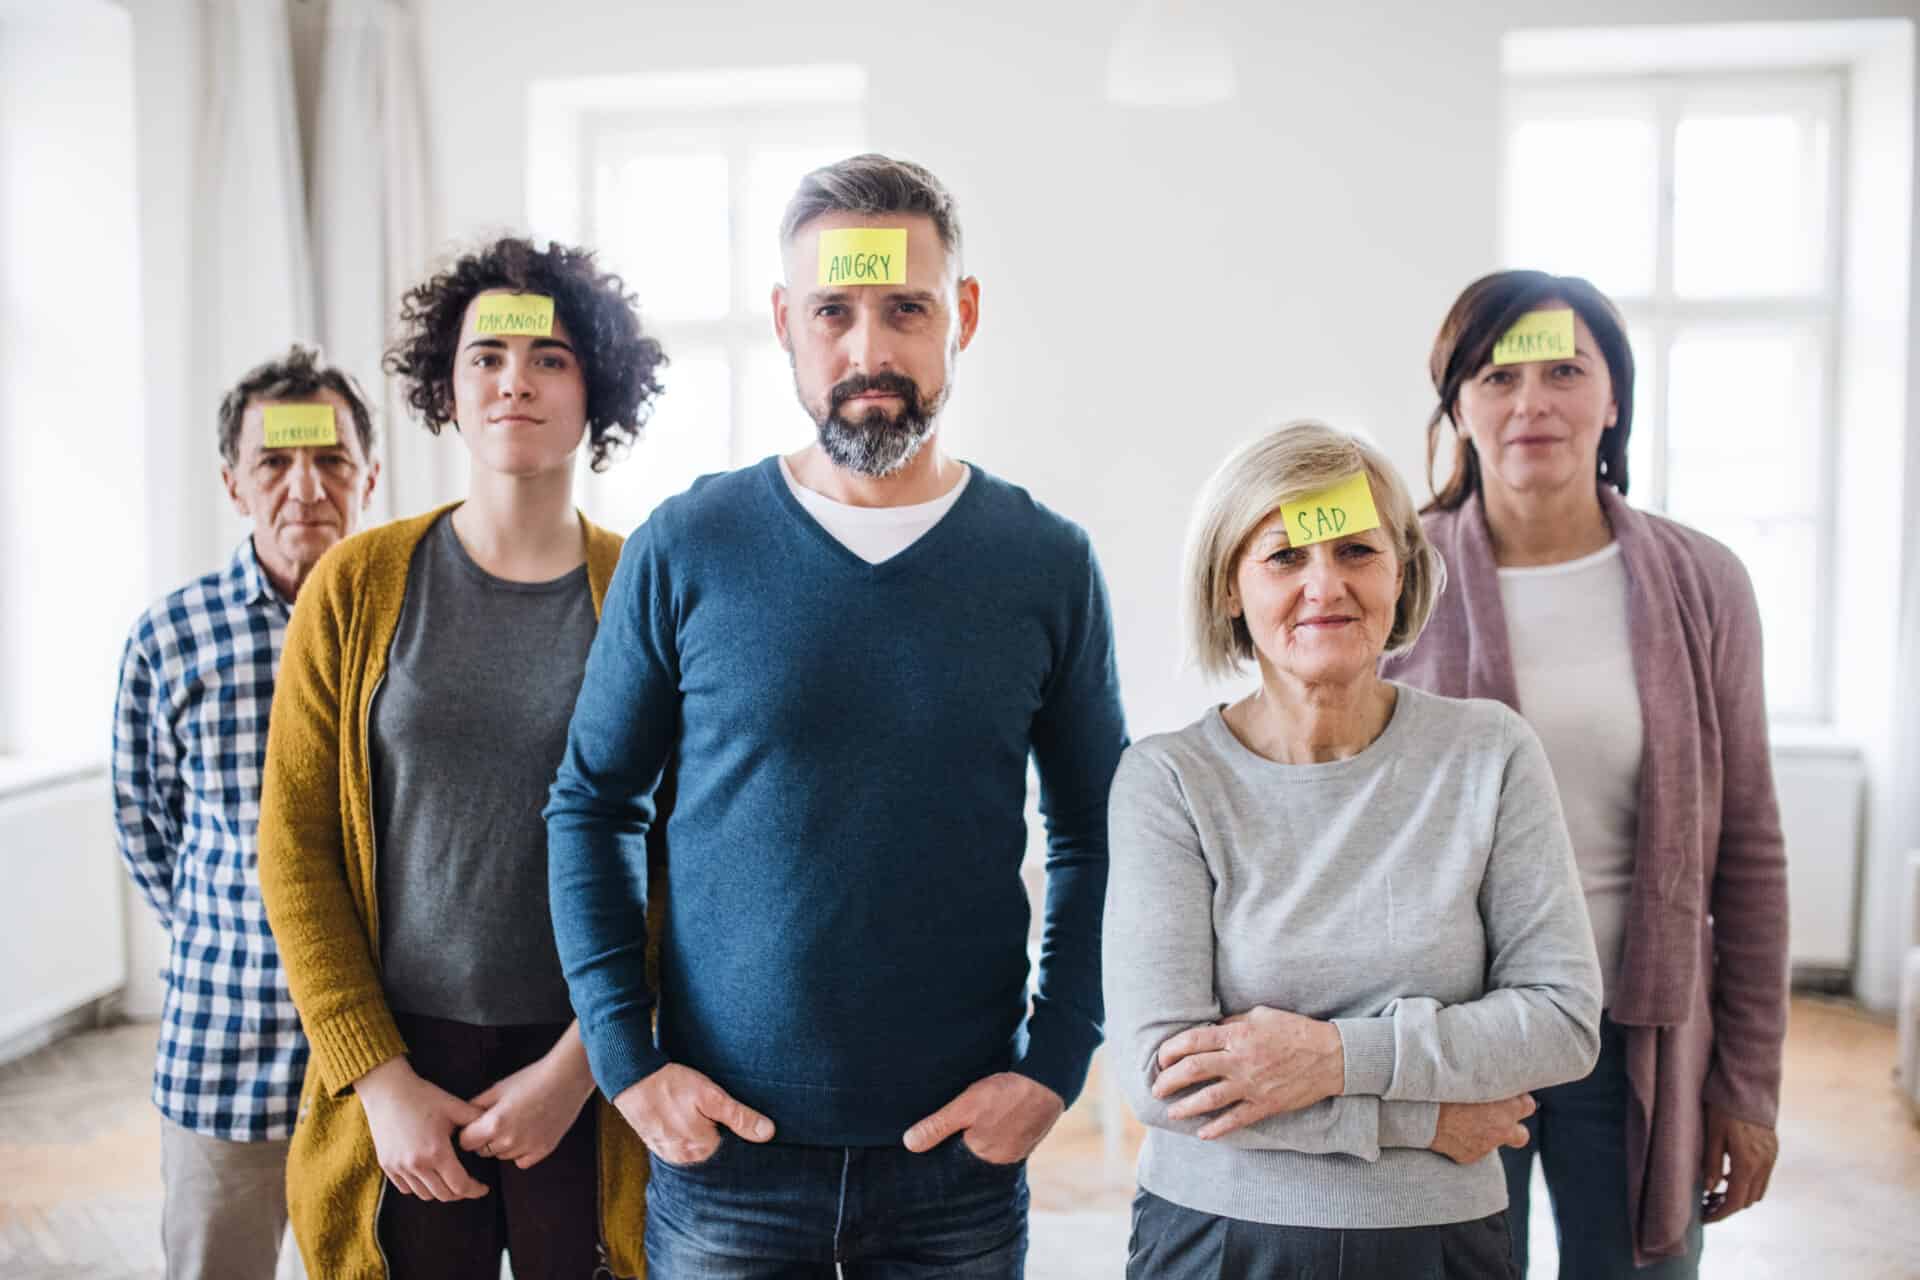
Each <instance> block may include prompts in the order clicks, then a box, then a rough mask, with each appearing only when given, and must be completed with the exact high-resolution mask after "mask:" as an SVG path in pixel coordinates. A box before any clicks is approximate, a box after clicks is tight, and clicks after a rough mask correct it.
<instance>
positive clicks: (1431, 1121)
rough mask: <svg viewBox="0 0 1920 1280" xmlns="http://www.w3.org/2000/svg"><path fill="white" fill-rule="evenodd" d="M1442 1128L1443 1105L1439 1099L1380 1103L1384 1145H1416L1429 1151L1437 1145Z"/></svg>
mask: <svg viewBox="0 0 1920 1280" xmlns="http://www.w3.org/2000/svg"><path fill="white" fill-rule="evenodd" d="M1439 1129H1440V1104H1439V1103H1437V1102H1382V1103H1381V1104H1380V1145H1381V1146H1383V1147H1412V1148H1414V1149H1415V1150H1418V1151H1425V1150H1426V1149H1427V1148H1429V1147H1431V1146H1432V1145H1433V1137H1434V1134H1435V1133H1437V1132H1438V1131H1439Z"/></svg>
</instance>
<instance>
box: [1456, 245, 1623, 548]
mask: <svg viewBox="0 0 1920 1280" xmlns="http://www.w3.org/2000/svg"><path fill="white" fill-rule="evenodd" d="M1544 302H1564V303H1566V304H1567V305H1568V306H1570V307H1572V308H1573V310H1574V312H1575V313H1576V314H1577V315H1579V317H1580V318H1581V319H1582V320H1584V321H1586V322H1587V328H1588V329H1590V330H1592V331H1593V340H1594V341H1595V342H1597V343H1599V344H1600V355H1601V356H1602V358H1604V359H1605V360H1606V362H1607V373H1608V374H1609V375H1610V376H1611V377H1612V379H1613V400H1614V404H1615V406H1616V407H1617V408H1618V410H1619V414H1618V416H1617V417H1616V418H1615V420H1614V424H1613V425H1612V426H1611V427H1608V428H1607V429H1606V430H1605V431H1604V432H1602V433H1601V436H1600V460H1599V463H1598V466H1597V467H1596V472H1595V477H1594V479H1595V481H1596V482H1597V483H1599V484H1610V485H1612V486H1613V487H1614V488H1615V489H1618V490H1619V491H1620V493H1621V496H1623V497H1624V496H1625V495H1626V492H1627V437H1628V434H1629V432H1631V431H1632V429H1633V348H1632V347H1631V346H1630V345H1629V344H1628V342H1627V330H1626V325H1625V323H1624V322H1623V321H1622V320H1621V319H1620V312H1619V311H1618V310H1617V309H1616V308H1615V307H1614V305H1613V303H1612V302H1611V301H1610V300H1609V299H1608V298H1607V295H1606V294H1604V293H1601V292H1600V291H1599V290H1598V289H1596V288H1594V287H1593V286H1592V285H1591V284H1589V283H1587V282H1586V281H1585V280H1583V279H1581V278H1580V277H1579V276H1554V275H1548V274H1547V273H1546V272H1544V271H1496V272H1494V273H1493V274H1492V275H1489V276H1481V277H1480V278H1479V279H1478V280H1475V281H1474V282H1473V283H1472V284H1470V285H1468V286H1467V287H1466V289H1465V290H1463V291H1462V292H1461V294H1460V296H1459V297H1458V298H1457V299H1455V300H1454V304H1453V309H1452V310H1451V311H1449V312H1447V318H1446V320H1445V321H1443V322H1442V323H1441V325H1440V333H1439V336H1438V337H1436V338H1434V340H1433V354H1432V355H1431V356H1429V357H1428V360H1427V372H1428V373H1429V374H1430V375H1431V376H1432V378H1433V389H1434V391H1436V392H1437V393H1438V394H1439V396H1440V403H1439V405H1438V406H1436V407H1435V409H1434V411H1433V416H1432V417H1430V418H1428V419H1427V488H1428V489H1429V490H1430V491H1431V492H1432V493H1433V501H1432V502H1430V503H1428V504H1427V506H1426V507H1425V508H1423V510H1426V511H1435V510H1439V511H1451V510H1453V509H1454V508H1455V507H1458V506H1459V505H1460V504H1461V503H1463V502H1465V501H1466V500H1467V499H1468V498H1471V497H1472V496H1473V495H1475V494H1476V493H1479V492H1480V456H1479V453H1478V451H1476V450H1475V449H1474V447H1473V441H1472V440H1471V439H1469V438H1468V436H1467V433H1466V432H1464V431H1462V430H1460V424H1459V420H1458V419H1457V418H1456V417H1455V415H1456V414H1457V413H1458V411H1459V408H1460V387H1461V385H1462V384H1463V383H1465V382H1466V381H1467V379H1469V378H1471V377H1473V376H1474V375H1476V374H1478V373H1479V372H1480V370H1482V369H1484V368H1486V366H1487V362H1488V361H1489V360H1491V359H1492V358H1493V345H1494V343H1496V342H1498V341H1499V340H1500V336H1501V335H1502V334H1504V333H1505V332H1506V331H1507V330H1508V329H1511V328H1512V327H1513V323H1514V321H1516V320H1518V319H1519V318H1520V317H1521V316H1523V315H1525V314H1526V313H1527V312H1529V311H1532V310H1533V309H1534V308H1536V307H1538V306H1540V304H1542V303H1544ZM1446 426H1451V427H1452V428H1453V474H1452V476H1451V477H1449V478H1448V480H1447V483H1446V487H1445V488H1442V487H1440V486H1438V485H1436V484H1435V483H1434V480H1433V463H1434V459H1435V458H1436V457H1437V456H1438V455H1439V452H1440V438H1441V429H1442V427H1446Z"/></svg>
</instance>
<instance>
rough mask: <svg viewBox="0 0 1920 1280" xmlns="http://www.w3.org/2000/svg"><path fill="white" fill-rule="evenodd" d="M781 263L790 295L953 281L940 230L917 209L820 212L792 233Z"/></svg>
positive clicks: (941, 286) (932, 286)
mask: <svg viewBox="0 0 1920 1280" xmlns="http://www.w3.org/2000/svg"><path fill="white" fill-rule="evenodd" d="M887 233H892V234H887ZM896 254H898V255H900V258H898V259H897V258H896V257H895V255H896ZM901 259H904V260H901ZM781 261H782V263H783V265H784V266H785V268H786V274H787V279H786V283H787V287H788V288H789V289H791V290H793V291H794V292H795V293H811V292H815V291H825V290H837V289H841V288H850V289H885V288H887V287H889V286H892V287H895V288H898V287H902V286H904V287H906V288H910V289H922V290H932V291H944V290H945V289H947V288H950V287H951V286H952V285H953V283H954V282H955V281H956V280H957V279H958V273H957V271H956V269H955V268H956V264H955V263H954V262H953V260H952V255H951V254H949V253H948V252H947V247H946V246H945V245H944V244H942V243H941V242H940V231H939V228H937V227H935V226H934V224H933V219H932V218H929V217H927V216H926V215H925V214H922V213H881V214H856V213H845V212H840V211H835V212H832V213H823V214H821V215H820V216H819V217H817V218H813V219H810V220H808V221H807V222H804V223H802V224H801V225H800V226H799V228H797V229H796V230H795V231H794V233H793V235H792V237H791V238H790V239H788V241H787V243H786V245H785V246H784V247H783V249H782V252H781Z"/></svg>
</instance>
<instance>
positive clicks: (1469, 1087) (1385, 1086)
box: [1104, 685, 1600, 1229]
mask: <svg viewBox="0 0 1920 1280" xmlns="http://www.w3.org/2000/svg"><path fill="white" fill-rule="evenodd" d="M1395 689H1396V691H1397V701H1396V703H1395V706H1394V710H1393V718H1392V720H1391V721H1389V722H1388V724H1387V727H1386V729H1385V731H1384V732H1382V733H1381V735H1380V736H1379V737H1378V738H1377V739H1375V740H1374V741H1373V743H1372V744H1371V745H1369V746H1368V747H1367V748H1366V749H1365V750H1364V751H1362V752H1360V753H1359V754H1358V755H1356V756H1353V757H1351V758H1349V759H1346V760H1336V761H1332V762H1329V763H1326V764H1308V765H1286V764H1278V763H1276V762H1274V761H1272V760H1268V759H1266V758H1264V757H1262V756H1259V755H1256V754H1255V753H1254V752H1253V751H1251V750H1249V749H1248V748H1247V747H1246V746H1244V745H1242V743H1241V742H1240V740H1239V739H1238V738H1236V737H1235V736H1234V734H1233V731H1232V730H1231V729H1230V728H1228V727H1227V724H1226V721H1225V720H1223V719H1222V718H1221V715H1220V713H1219V711H1217V710H1215V711H1210V712H1208V713H1207V714H1206V715H1205V716H1204V717H1202V718H1201V719H1200V721H1199V722H1198V723H1196V724H1194V725H1191V726H1189V727H1188V728H1185V729H1182V730H1180V731H1179V732H1178V733H1167V734H1160V735H1157V736H1155V737H1151V738H1147V739H1145V740H1144V741H1141V742H1138V743H1135V744H1134V746H1133V748H1132V750H1130V751H1128V752H1127V754H1126V755H1125V756H1124V757H1122V759H1121V761H1120V770H1119V772H1118V773H1117V774H1116V775H1115V776H1114V780H1113V793H1112V800H1111V803H1110V806H1109V811H1108V819H1107V823H1108V826H1107V832H1108V834H1107V840H1108V847H1109V849H1110V851H1111V857H1112V866H1111V871H1110V874H1109V878H1108V883H1107V909H1106V927H1105V934H1104V944H1105V976H1106V995H1107V1040H1108V1045H1109V1048H1110V1051H1111V1053H1112V1054H1113V1055H1114V1056H1113V1058H1112V1059H1111V1060H1112V1061H1113V1062H1114V1063H1115V1067H1114V1069H1115V1072H1116V1073H1117V1075H1118V1077H1119V1080H1120V1084H1121V1088H1122V1090H1123V1091H1124V1092H1125V1093H1126V1094H1127V1096H1128V1098H1129V1100H1130V1101H1131V1102H1132V1103H1133V1107H1134V1110H1135V1112H1136V1113H1138V1114H1139V1116H1140V1118H1141V1120H1143V1121H1144V1122H1145V1123H1146V1124H1147V1125H1148V1126H1149V1127H1148V1130H1147V1141H1146V1145H1145V1147H1144V1148H1143V1149H1142V1150H1141V1153H1140V1169H1139V1174H1140V1185H1141V1186H1142V1187H1145V1188H1146V1189H1147V1190H1149V1191H1151V1192H1153V1193H1154V1194H1155V1195H1158V1196H1161V1197H1162V1198H1164V1199H1167V1200H1171V1201H1173V1202H1174V1203H1175V1204H1180V1205H1185V1206H1186V1207H1187V1208H1189V1209H1198V1210H1201V1211H1202V1212H1206V1213H1215V1214H1220V1215H1222V1216H1224V1217H1229V1218H1240V1219H1244V1220H1248V1221H1252V1222H1267V1223H1280V1224H1284V1225H1288V1226H1300V1227H1322V1228H1343V1229H1355V1228H1373V1227H1414V1226H1429V1225H1433V1224H1436V1223H1447V1222H1467V1221H1471V1220H1473V1219H1475V1218H1483V1217H1486V1216H1487V1215H1488V1214H1491V1213H1497V1212H1498V1211H1499V1210H1501V1209H1503V1208H1505V1207H1506V1204H1507V1184H1506V1179H1505V1176H1504V1175H1503V1174H1502V1173H1501V1171H1500V1161H1499V1160H1498V1158H1496V1157H1495V1156H1492V1155H1489V1156H1487V1157H1486V1158H1485V1159H1483V1160H1481V1161H1479V1162H1477V1163H1475V1164H1471V1165H1456V1164H1454V1163H1453V1162H1452V1161H1451V1160H1449V1159H1447V1157H1445V1156H1443V1155H1440V1154H1439V1153H1438V1152H1434V1151H1429V1150H1426V1149H1425V1148H1426V1146H1427V1144H1428V1143H1429V1142H1431V1141H1432V1140H1433V1135H1434V1126H1435V1122H1436V1120H1437V1118H1438V1114H1439V1105H1438V1104H1439V1103H1442V1102H1492V1101H1495V1100H1498V1099H1501V1098H1510V1097H1513V1096H1514V1095H1516V1094H1519V1093H1524V1092H1526V1091H1528V1090H1530V1089H1538V1088H1543V1087H1545V1086H1547V1085H1554V1084H1560V1083H1563V1082H1564V1081H1568V1080H1576V1079H1578V1078H1580V1077H1581V1076H1584V1075H1585V1074H1586V1073H1587V1072H1588V1071H1589V1070H1590V1069H1591V1068H1592V1066H1593V1062H1594V1057H1595V1054H1596V1052H1597V1051H1598V1048H1599V1043H1600V1035H1599V1027H1600V972H1599V965H1598V963H1597V962H1596V960H1595V959H1594V953H1593V935H1592V933H1591V932H1590V930H1589V929H1588V926H1587V912H1586V904H1585V902H1584V901H1583V900H1582V897H1581V893H1580V881H1579V878H1578V876H1577V875H1576V874H1575V871H1574V862H1573V851H1572V849H1571V847H1570V846H1569V844H1568V841H1567V828H1566V824H1565V823H1564V822H1563V821H1562V820H1561V817H1560V802H1559V798H1558V796H1557V795H1556V794H1555V792H1554V786H1553V775H1552V773H1551V772H1550V771H1549V769H1548V767H1547V757H1546V753H1545V752H1544V751H1543V750H1541V747H1540V741H1539V739H1538V738H1536V737H1535V736H1534V734H1533V730H1532V729H1530V728H1528V727H1527V723H1526V721H1524V720H1522V719H1521V718H1520V717H1519V716H1518V715H1516V714H1514V713H1513V712H1512V711H1509V710H1508V709H1507V708H1506V707H1504V706H1501V705H1500V704H1499V703H1497V702H1485V701H1477V700H1475V701H1468V700H1460V699H1454V698H1442V697H1438V696H1436V695H1434V694H1430V693H1422V692H1421V691H1420V690H1418V689H1410V688H1407V687H1406V686H1404V685H1396V686H1395ZM1256 1005H1265V1006H1268V1007H1270V1008H1276V1009H1286V1010H1288V1011H1290V1012H1294V1013H1300V1014H1305V1015H1307V1016H1308V1017H1313V1018H1324V1019H1330V1020H1332V1022H1333V1024H1334V1026H1335V1027H1336V1028H1337V1029H1338V1031H1339V1033H1340V1040H1341V1045H1342V1047H1343V1049H1344V1050H1345V1057H1346V1087H1345V1089H1344V1091H1343V1092H1342V1093H1341V1095H1340V1096H1338V1097H1334V1098H1329V1099H1327V1100H1325V1101H1323V1102H1320V1103H1317V1104H1315V1105H1314V1106H1311V1107H1307V1108H1305V1109H1303V1110H1300V1111H1294V1112H1289V1113H1286V1114H1282V1115H1277V1116H1271V1117H1269V1118H1267V1119H1265V1120H1262V1121H1259V1122H1257V1123H1255V1124H1253V1125H1250V1126H1248V1127H1246V1128H1244V1129H1240V1130H1238V1131H1236V1132H1234V1133H1231V1134H1229V1135H1227V1136H1226V1137H1223V1138H1219V1139H1215V1140H1202V1139H1200V1138H1198V1137H1196V1136H1194V1135H1195V1133H1196V1131H1197V1130H1198V1129H1199V1128H1200V1127H1201V1125H1202V1124H1203V1123H1205V1119H1206V1118H1205V1117H1203V1118H1201V1119H1186V1120H1175V1119H1173V1118H1172V1117H1170V1116H1169V1115H1168V1114H1167V1110H1168V1107H1169V1105H1170V1101H1162V1100H1160V1099H1157V1098H1154V1097H1153V1096H1152V1094H1151V1092H1150V1090H1151V1088H1152V1084H1153V1081H1154V1079H1155V1078H1156V1076H1157V1075H1158V1068H1157V1065H1156V1062H1155V1055H1156V1054H1157V1053H1158V1051H1159V1048H1160V1046H1161V1044H1163V1043H1164V1042H1165V1041H1166V1040H1167V1039H1169V1038H1170V1037H1171V1036H1173V1035H1175V1034H1177V1033H1178V1032H1180V1031H1183V1030H1185V1029H1186V1028H1188V1027H1191V1026H1195V1025H1197V1024H1199V1023H1207V1022H1215V1021H1218V1020H1219V1019H1220V1018H1221V1017H1223V1016H1225V1015H1228V1014H1235V1013H1245V1012H1246V1011H1247V1010H1249V1009H1251V1008H1253V1007H1254V1006H1256Z"/></svg>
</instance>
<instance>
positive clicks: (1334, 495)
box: [1280, 471, 1380, 547]
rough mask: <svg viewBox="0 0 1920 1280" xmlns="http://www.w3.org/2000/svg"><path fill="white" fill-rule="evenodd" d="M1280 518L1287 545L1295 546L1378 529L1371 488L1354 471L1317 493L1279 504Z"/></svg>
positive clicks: (1378, 516)
mask: <svg viewBox="0 0 1920 1280" xmlns="http://www.w3.org/2000/svg"><path fill="white" fill-rule="evenodd" d="M1280 516H1281V518H1282V519H1284V520H1285V521H1286V522H1287V542H1288V543H1289V544H1290V545H1292V546H1296V547H1305V546H1310V545H1312V544H1313V543H1316V542H1325V541H1327V540H1328V539H1329V538H1344V537H1346V536H1347V535H1348V534H1350V533H1365V532H1366V531H1367V530H1369V529H1378V528H1379V527H1380V513H1379V512H1378V511H1375V510H1374V509H1373V489H1372V487H1371V486H1369V485H1368V484H1367V473H1366V472H1365V471H1356V472H1354V473H1353V474H1352V475H1350V476H1348V477H1347V478H1346V479H1345V480H1342V481H1341V482H1340V483H1338V484H1336V485H1332V486H1329V487H1328V488H1325V489H1322V490H1320V492H1318V493H1310V494H1308V495H1307V496H1306V497H1304V498H1298V499H1295V500H1294V501H1292V502H1285V503H1282V504H1281V505H1280Z"/></svg>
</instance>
